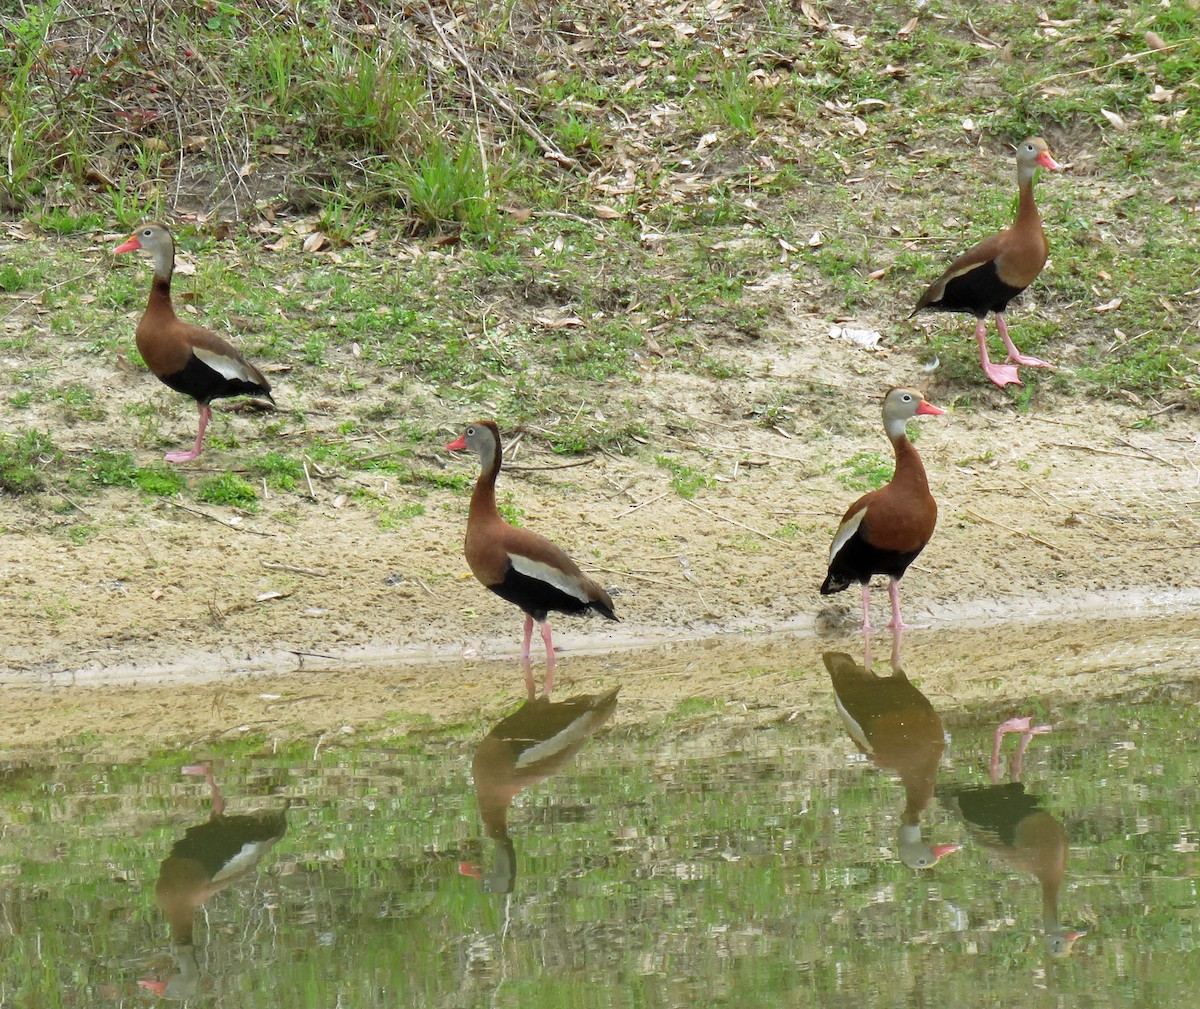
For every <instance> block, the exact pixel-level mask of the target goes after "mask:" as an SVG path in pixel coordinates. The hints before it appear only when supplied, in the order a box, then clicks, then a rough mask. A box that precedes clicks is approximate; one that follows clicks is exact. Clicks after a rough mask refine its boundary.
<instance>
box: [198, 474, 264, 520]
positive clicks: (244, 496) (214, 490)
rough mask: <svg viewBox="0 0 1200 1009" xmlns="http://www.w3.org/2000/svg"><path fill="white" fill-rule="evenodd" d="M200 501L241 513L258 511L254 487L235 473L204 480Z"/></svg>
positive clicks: (200, 490) (201, 486) (200, 491)
mask: <svg viewBox="0 0 1200 1009" xmlns="http://www.w3.org/2000/svg"><path fill="white" fill-rule="evenodd" d="M198 496H199V498H200V500H201V501H207V502H208V503H209V504H218V505H228V506H229V507H230V508H241V509H242V510H243V511H250V512H252V511H258V495H257V494H256V493H255V490H254V487H253V486H251V485H250V484H248V483H247V482H246V481H245V480H243V479H242V478H241V477H240V476H238V475H237V474H236V473H222V474H221V475H220V476H215V477H211V478H210V479H208V480H205V481H204V482H203V483H202V484H201V485H200V489H199V494H198Z"/></svg>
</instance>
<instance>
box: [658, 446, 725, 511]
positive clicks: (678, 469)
mask: <svg viewBox="0 0 1200 1009" xmlns="http://www.w3.org/2000/svg"><path fill="white" fill-rule="evenodd" d="M654 461H655V462H656V463H658V464H659V465H660V466H661V467H662V468H663V469H665V470H667V471H668V472H669V473H670V474H671V486H672V487H674V488H675V493H676V494H678V495H679V496H680V497H681V498H686V499H687V500H689V501H690V500H691V499H692V498H694V497H695V496H696V491H698V490H699V489H700V488H701V487H710V486H712V482H713V479H712V477H710V476H706V475H705V474H704V473H701V472H700V471H699V470H697V469H693V468H692V467H691V466H688V465H687V464H686V463H682V462H680V461H679V460H678V459H671V458H669V457H668V456H665V455H656V456H655V457H654Z"/></svg>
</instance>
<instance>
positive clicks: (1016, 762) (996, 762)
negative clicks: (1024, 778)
mask: <svg viewBox="0 0 1200 1009" xmlns="http://www.w3.org/2000/svg"><path fill="white" fill-rule="evenodd" d="M1032 721H1033V718H1032V716H1028V715H1027V716H1026V717H1025V718H1010V719H1009V720H1008V721H1007V722H1001V723H1000V724H999V725H997V726H996V735H995V737H994V739H993V741H992V783H993V784H996V783H998V782H999V780H1000V743H1001V741H1002V740H1003V739H1004V737H1005V735H1007V734H1008V733H1010V732H1019V733H1021V741H1020V743H1018V744H1017V751H1016V753H1014V754H1013V759H1012V765H1011V770H1010V776H1011V778H1012V780H1013V781H1016V780H1017V779H1018V778H1019V777H1020V776H1021V759H1022V758H1023V757H1024V756H1025V750H1026V748H1027V747H1028V746H1029V741H1030V740H1031V739H1033V737H1034V736H1040V735H1043V734H1044V733H1047V732H1049V731H1050V726H1049V725H1038V726H1032V727H1031V725H1030V723H1031V722H1032Z"/></svg>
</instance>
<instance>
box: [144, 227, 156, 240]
mask: <svg viewBox="0 0 1200 1009" xmlns="http://www.w3.org/2000/svg"><path fill="white" fill-rule="evenodd" d="M153 234H154V229H153V228H147V229H146V230H145V231H143V232H142V237H143V238H149V237H150V236H151V235H153Z"/></svg>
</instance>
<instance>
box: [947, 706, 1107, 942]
mask: <svg viewBox="0 0 1200 1009" xmlns="http://www.w3.org/2000/svg"><path fill="white" fill-rule="evenodd" d="M1030 723H1031V719H1029V718H1013V719H1010V720H1008V721H1007V722H1004V723H1003V724H1001V725H1000V726H998V727H997V728H996V733H995V740H994V742H993V744H992V763H991V778H992V783H991V784H990V785H969V786H954V787H950V788H944V789H943V788H939V789H938V797H939V798H940V799H941V800H942V801H943V802H944V803H946V804H947V805H949V806H951V807H952V808H953V809H955V810H956V811H957V812H958V814H959V815H960V816H961V817H962V818H963V821H964V822H965V823H966V825H967V828H968V829H969V830H970V832H971V835H972V836H973V837H974V838H975V839H976V840H978V841H979V842H980V843H981V844H982V845H984V846H985V847H986V848H988V849H989V850H991V851H993V852H995V853H996V854H997V855H998V856H999V857H1000V858H1001V859H1003V861H1005V862H1007V863H1008V864H1009V865H1011V866H1012V867H1013V868H1015V869H1019V870H1021V871H1022V872H1028V873H1030V874H1031V875H1032V876H1033V877H1034V878H1036V879H1037V881H1038V883H1039V884H1040V885H1041V889H1042V942H1043V945H1044V947H1045V950H1046V952H1047V953H1049V954H1050V955H1051V956H1055V957H1060V956H1066V955H1067V954H1068V953H1070V952H1071V947H1072V946H1074V944H1075V940H1077V939H1079V938H1080V937H1082V936H1084V935H1086V934H1087V933H1086V932H1077V931H1073V930H1072V931H1068V930H1067V929H1064V928H1063V926H1062V923H1061V922H1060V921H1059V912H1058V895H1059V891H1060V890H1061V889H1062V884H1063V878H1064V877H1065V875H1066V869H1067V850H1068V843H1067V832H1066V830H1065V829H1064V828H1063V825H1062V823H1060V822H1059V820H1058V819H1057V818H1055V817H1054V816H1052V815H1051V814H1050V813H1048V812H1046V809H1045V807H1044V806H1043V804H1042V800H1041V799H1040V798H1039V797H1038V796H1035V795H1028V794H1026V792H1025V786H1024V785H1022V784H1021V783H1020V781H1018V780H1017V779H1018V778H1020V776H1021V761H1022V758H1023V757H1024V755H1025V749H1026V747H1028V746H1029V741H1030V740H1031V739H1032V738H1033V737H1034V736H1035V735H1041V734H1042V733H1044V732H1049V731H1050V727H1049V726H1048V725H1038V726H1033V725H1031V724H1030ZM1012 732H1019V733H1020V734H1021V741H1020V742H1019V743H1018V744H1017V750H1016V752H1015V754H1014V755H1013V757H1012V759H1011V762H1010V779H1011V780H1009V781H1008V782H1004V783H1001V781H1000V778H1001V768H1000V744H1001V740H1002V739H1003V738H1004V736H1005V735H1006V734H1008V733H1012Z"/></svg>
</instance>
